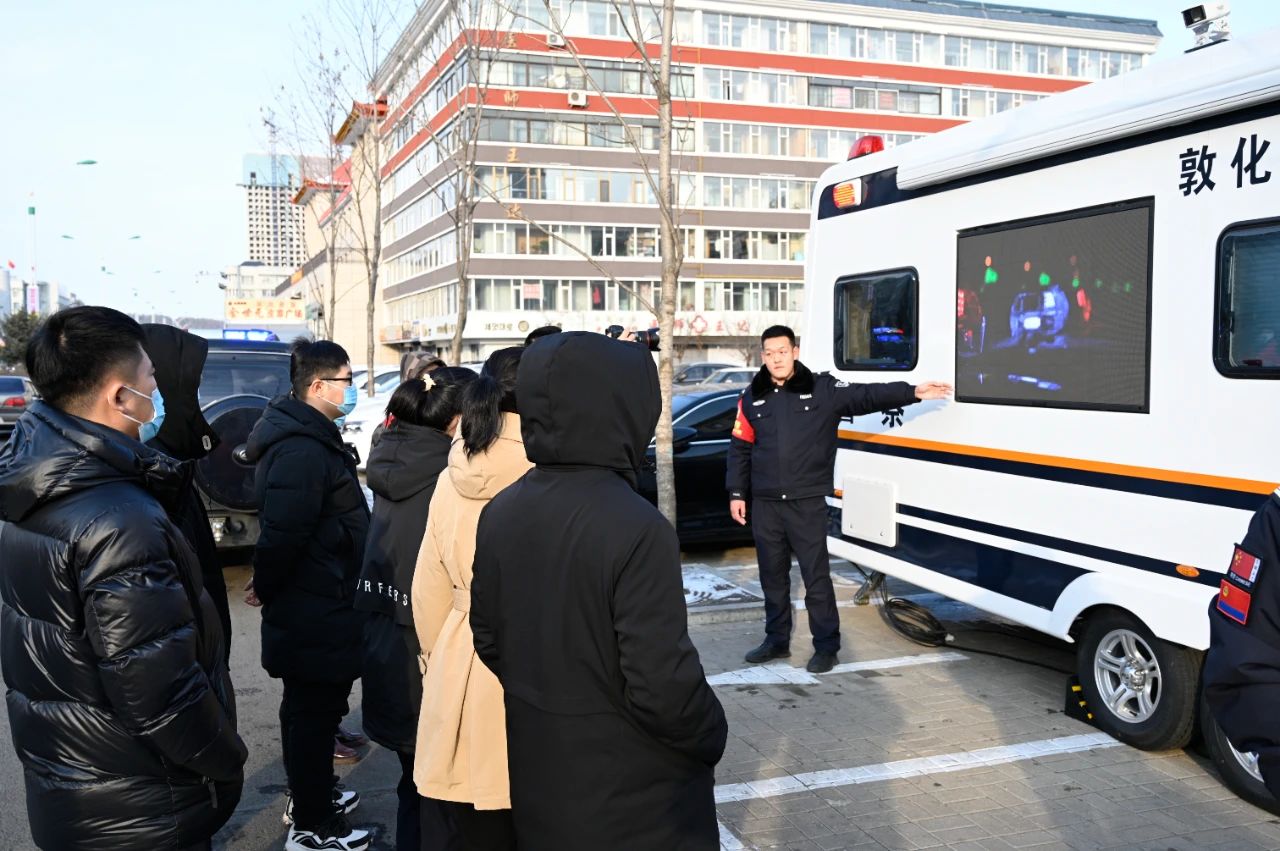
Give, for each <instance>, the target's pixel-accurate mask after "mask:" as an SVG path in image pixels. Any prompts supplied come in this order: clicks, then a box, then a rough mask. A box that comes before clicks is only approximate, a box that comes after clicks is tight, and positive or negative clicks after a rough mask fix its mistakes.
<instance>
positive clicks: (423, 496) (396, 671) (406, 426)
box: [356, 421, 452, 753]
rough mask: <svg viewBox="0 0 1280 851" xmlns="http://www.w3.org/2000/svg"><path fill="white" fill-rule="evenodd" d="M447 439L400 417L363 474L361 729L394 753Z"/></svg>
mask: <svg viewBox="0 0 1280 851" xmlns="http://www.w3.org/2000/svg"><path fill="white" fill-rule="evenodd" d="M451 443H452V438H451V437H449V435H447V434H445V433H444V432H442V431H439V430H437V429H434V428H430V427H428V426H420V425H413V424H412V423H406V422H402V421H398V422H396V423H395V424H394V425H393V426H391V427H390V428H389V429H387V430H386V431H384V432H383V433H382V439H381V440H379V441H378V443H377V445H376V446H374V447H373V450H372V451H370V453H369V461H368V463H367V464H366V465H365V475H366V477H367V478H368V481H369V490H371V491H373V493H374V496H375V497H376V500H375V501H374V503H373V523H372V524H371V525H370V526H369V544H368V546H367V547H366V548H365V553H364V566H363V567H362V568H361V570H360V580H359V581H358V582H357V583H356V608H357V609H360V610H361V611H366V612H369V619H368V620H367V621H366V622H365V628H364V667H363V673H362V675H361V680H360V686H361V689H362V694H363V697H364V702H363V707H364V710H363V717H364V732H365V734H366V735H367V736H368V737H369V738H371V739H373V740H374V741H375V742H377V743H378V744H380V745H382V746H383V747H385V748H391V749H392V750H394V751H397V752H399V753H413V751H414V746H415V745H416V743H417V742H416V740H417V737H418V711H419V710H420V709H421V707H422V672H421V671H420V670H419V669H418V654H419V652H420V648H419V646H418V635H417V633H416V632H414V629H413V607H412V606H410V605H409V592H410V590H411V589H412V587H413V571H414V568H415V567H416V566H417V562H418V550H419V549H421V548H422V536H423V533H424V532H425V531H426V528H427V509H428V508H430V506H431V496H432V494H434V493H435V492H436V481H437V480H438V479H439V478H440V473H441V472H443V471H444V469H445V467H447V466H448V464H449V446H450V444H451Z"/></svg>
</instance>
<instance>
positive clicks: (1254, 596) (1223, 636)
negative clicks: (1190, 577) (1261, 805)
mask: <svg viewBox="0 0 1280 851" xmlns="http://www.w3.org/2000/svg"><path fill="white" fill-rule="evenodd" d="M1224 555H1225V554H1224ZM1229 557H1230V559H1231V560H1230V562H1229V565H1230V566H1229V567H1228V570H1227V574H1226V576H1225V577H1224V578H1223V579H1222V582H1221V584H1220V586H1219V593H1218V596H1217V597H1214V598H1213V602H1212V603H1210V604H1209V653H1208V655H1207V656H1205V660H1204V695H1205V699H1206V700H1207V701H1208V702H1209V708H1210V710H1211V711H1212V712H1213V716H1214V718H1215V719H1216V720H1217V722H1218V724H1219V725H1220V726H1221V727H1222V731H1223V732H1224V733H1226V735H1227V738H1228V739H1230V740H1231V743H1232V744H1233V745H1235V747H1236V748H1237V749H1238V750H1240V751H1253V752H1255V753H1257V754H1258V767H1259V768H1260V769H1261V770H1262V777H1263V780H1265V781H1266V784H1267V788H1268V789H1270V790H1271V793H1272V794H1273V795H1276V796H1278V797H1280V491H1277V493H1275V494H1272V495H1271V496H1269V497H1267V500H1266V502H1265V503H1263V505H1262V507H1261V508H1259V509H1258V511H1257V513H1256V514H1254V516H1253V521H1252V522H1251V523H1250V524H1249V531H1248V533H1247V534H1246V535H1245V536H1244V540H1243V541H1241V542H1240V544H1239V546H1237V547H1236V548H1235V550H1234V551H1233V552H1232V553H1231V554H1230V556H1229Z"/></svg>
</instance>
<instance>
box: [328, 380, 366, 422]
mask: <svg viewBox="0 0 1280 851" xmlns="http://www.w3.org/2000/svg"><path fill="white" fill-rule="evenodd" d="M320 398H321V399H324V401H325V402H328V403H329V405H330V406H331V407H334V408H337V409H338V410H339V411H341V412H342V416H340V417H338V418H337V419H335V420H334V421H333V424H334V425H336V426H337V427H338V428H342V424H343V423H344V422H346V420H347V414H349V413H351V412H352V411H354V410H355V409H356V402H358V401H359V400H360V391H359V390H357V389H356V387H355V385H354V384H348V385H347V389H346V390H344V391H342V404H341V405H334V404H333V403H332V402H329V400H328V399H325V398H324V397H323V396H321V397H320Z"/></svg>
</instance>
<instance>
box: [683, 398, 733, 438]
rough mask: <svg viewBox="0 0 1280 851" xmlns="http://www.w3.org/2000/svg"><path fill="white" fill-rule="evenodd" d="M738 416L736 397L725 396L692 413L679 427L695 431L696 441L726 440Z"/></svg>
mask: <svg viewBox="0 0 1280 851" xmlns="http://www.w3.org/2000/svg"><path fill="white" fill-rule="evenodd" d="M737 416H738V397H737V396H725V397H724V398H721V399H716V400H715V401H712V402H707V403H706V404H705V405H703V406H702V407H700V408H698V409H697V410H695V411H692V412H691V413H690V414H689V416H688V418H687V420H686V421H685V422H681V423H680V425H684V426H689V427H690V428H694V429H697V431H698V437H697V439H698V440H720V439H728V437H729V434H730V432H731V431H732V429H733V421H734V420H735V419H737Z"/></svg>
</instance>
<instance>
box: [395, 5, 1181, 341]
mask: <svg viewBox="0 0 1280 851" xmlns="http://www.w3.org/2000/svg"><path fill="white" fill-rule="evenodd" d="M453 2H456V0H431V2H427V3H424V4H422V6H421V7H420V8H419V11H418V13H417V14H416V15H415V17H414V18H413V20H412V21H411V23H410V24H409V25H408V28H407V29H406V30H405V32H404V33H403V34H402V36H401V37H400V39H399V41H398V43H397V44H396V46H395V47H394V48H393V49H392V50H391V51H390V53H389V56H390V58H389V59H388V60H387V61H386V63H385V65H384V66H383V67H382V69H381V70H380V72H379V74H378V77H377V80H376V83H375V89H376V92H377V95H378V97H379V98H383V99H385V100H386V102H387V116H386V119H385V120H384V121H383V122H382V123H381V125H380V134H379V135H380V138H381V140H382V143H383V144H384V146H385V148H384V159H383V161H384V162H385V163H386V165H385V167H384V169H383V176H384V180H385V184H384V191H383V208H382V215H383V254H382V257H383V275H382V277H383V282H384V283H383V286H382V287H380V292H381V294H382V298H383V299H385V301H386V308H387V315H388V322H387V324H386V325H385V326H384V327H383V328H382V338H383V341H384V342H385V343H387V344H389V345H392V346H400V347H416V346H421V347H424V348H431V349H439V350H445V349H446V348H447V345H448V341H449V338H450V337H451V336H452V334H453V329H454V326H455V323H456V315H457V303H458V274H457V269H456V264H455V259H456V250H457V249H456V244H457V241H456V239H455V236H454V234H453V232H452V230H453V225H452V220H451V218H450V216H449V208H450V206H451V205H452V204H453V199H452V197H451V195H450V192H449V191H448V188H449V182H448V180H449V179H448V175H449V173H450V171H451V170H453V169H454V165H453V164H452V163H451V162H450V160H449V158H448V156H445V155H442V153H441V149H440V147H439V146H438V145H437V144H435V140H436V139H439V138H443V137H445V136H447V135H448V133H449V131H450V128H451V127H456V126H460V124H459V114H460V112H467V113H470V114H472V115H473V116H474V115H475V114H476V113H477V111H478V112H479V114H478V120H479V132H480V142H479V144H478V146H477V157H476V160H475V161H476V163H477V177H478V179H479V180H480V181H481V182H482V183H483V184H484V186H486V187H487V190H486V191H482V192H479V193H477V194H478V196H479V201H478V206H477V208H476V213H475V224H474V229H473V235H474V239H473V245H472V249H471V257H470V263H469V269H468V276H469V280H468V281H467V283H466V286H467V287H468V293H469V304H470V313H469V318H468V321H467V324H466V327H465V335H464V340H465V343H466V351H465V352H464V360H474V359H478V358H481V357H483V356H484V355H486V354H487V353H488V352H489V351H491V350H493V349H495V348H497V347H500V346H505V345H510V344H513V343H516V342H519V341H521V340H522V339H523V338H524V335H525V333H526V332H527V331H528V330H529V329H531V328H534V327H537V326H539V325H544V324H548V323H556V324H560V325H561V326H562V327H564V328H566V329H585V330H603V329H604V328H605V327H606V326H608V325H611V324H619V325H623V326H630V327H645V326H647V325H648V324H650V323H652V321H653V317H652V314H651V312H650V310H649V307H648V306H649V305H653V304H655V303H656V299H655V289H656V287H657V286H658V281H659V279H660V260H659V257H658V230H657V225H658V209H657V206H656V204H655V198H654V192H653V189H652V187H651V184H650V182H649V180H648V179H647V178H646V176H645V170H646V169H652V168H654V167H655V166H656V160H657V158H656V155H653V154H652V153H651V152H652V151H654V149H655V148H656V138H657V122H656V118H655V116H656V108H655V100H654V97H653V93H652V91H653V90H652V85H651V83H650V80H649V79H648V78H647V77H646V73H645V72H644V70H643V69H642V67H641V63H640V61H639V60H638V58H637V51H636V48H635V47H634V45H633V44H632V43H631V42H630V41H629V40H628V38H627V36H626V31H627V29H628V28H629V24H630V21H629V20H627V21H624V20H622V19H620V18H619V15H618V13H617V11H616V7H615V5H614V4H613V3H610V2H606V0H573V2H570V0H556V2H553V3H552V4H551V5H552V9H553V14H555V15H556V20H557V24H556V25H554V26H551V27H550V28H549V27H548V24H549V21H548V15H547V11H546V8H545V5H544V3H543V0H515V3H514V5H515V6H516V7H517V8H516V9H515V10H514V11H515V16H514V18H511V17H510V16H507V18H508V21H507V23H506V24H505V25H504V26H503V30H504V33H503V35H502V36H501V37H500V38H498V39H496V40H490V41H489V42H487V43H491V44H496V45H500V47H487V48H477V49H481V50H483V51H484V57H485V58H484V61H483V62H482V63H480V65H482V66H483V67H484V68H485V69H486V70H485V78H484V79H480V80H476V79H469V78H468V74H467V63H466V50H458V49H457V48H458V47H459V46H462V47H465V45H466V44H467V43H468V42H467V41H466V40H465V38H464V37H461V36H459V35H458V34H457V33H456V31H453V30H451V29H450V28H449V27H448V23H449V22H450V21H451V20H453V17H451V15H449V14H447V13H446V11H447V8H448V4H450V3H453ZM510 5H511V3H510V2H504V4H503V8H504V9H505V8H507V7H508V6H510ZM622 5H623V7H624V8H625V7H626V4H622ZM539 21H541V23H539ZM506 30H510V31H509V32H507V31H506ZM552 30H554V32H553V31H552ZM1159 38H1160V33H1159V31H1158V29H1157V28H1156V25H1155V22H1153V21H1146V20H1135V19H1129V18H1119V17H1112V16H1108V15H1083V14H1076V13H1070V14H1068V13H1058V12H1051V11H1045V10H1040V9H1031V8H1022V7H1015V6H1003V5H1001V6H995V5H990V4H985V3H972V2H964V1H963V0H862V2H859V0H850V2H841V0H809V2H805V3H803V4H795V3H787V2H782V0H734V1H733V2H728V0H689V2H683V0H682V2H681V4H680V9H679V10H678V12H677V15H676V32H675V40H676V43H677V47H676V49H675V52H674V67H673V72H672V73H673V78H672V82H673V90H674V93H675V96H676V102H675V105H674V111H675V115H676V121H677V146H678V153H677V158H676V162H677V166H678V168H679V169H680V172H681V173H680V176H679V194H680V198H681V202H682V205H683V211H682V215H681V228H682V239H683V244H684V250H685V261H684V265H683V269H682V272H681V275H680V286H679V297H678V304H677V308H678V311H679V312H678V314H677V321H676V336H677V340H676V345H677V348H679V349H681V350H682V352H681V354H682V355H683V357H684V359H694V358H696V357H697V356H698V355H705V356H708V357H714V358H717V359H719V358H726V357H727V358H732V359H741V360H749V358H750V357H751V354H752V353H754V352H755V351H756V350H757V349H758V334H759V332H760V331H761V330H762V329H763V328H764V327H766V326H768V325H771V324H774V323H783V324H788V325H791V326H792V327H796V328H797V329H798V330H801V333H803V330H802V329H800V328H799V326H800V324H801V312H800V311H801V306H802V304H803V299H804V291H803V290H804V283H803V281H804V257H805V238H806V231H807V229H808V224H809V206H810V200H811V198H812V195H813V192H814V188H815V187H814V182H815V178H816V177H817V176H818V175H820V174H821V172H822V171H823V169H825V168H826V166H827V165H829V164H830V163H831V162H832V161H836V160H840V159H843V158H845V157H846V156H847V154H848V152H849V150H850V146H851V145H852V144H853V143H854V142H855V141H856V140H857V139H858V138H859V137H860V136H863V135H866V134H875V135H879V136H881V137H882V138H883V140H884V143H885V144H886V145H887V146H893V145H898V144H903V143H905V142H909V141H911V140H912V139H915V138H918V137H920V136H923V135H925V134H929V133H934V132H937V131H939V130H944V129H946V128H948V127H951V126H954V125H956V124H959V123H963V122H965V121H969V120H971V119H974V118H979V117H982V116H985V115H989V114H993V113H996V112H1001V111H1004V110H1007V109H1013V108H1016V107H1018V106H1021V105H1022V104H1025V103H1028V102H1031V101H1035V100H1039V99H1041V98H1044V97H1047V96H1049V95H1052V94H1053V93H1055V92H1061V91H1065V90H1068V89H1072V88H1075V87H1077V86H1080V85H1084V84H1086V83H1088V82H1089V81H1091V80H1096V79H1101V78H1104V77H1110V76H1113V75H1116V74H1121V73H1124V72H1126V71H1129V70H1131V69H1134V68H1138V67H1140V66H1142V65H1143V64H1144V63H1145V62H1146V61H1147V59H1148V57H1149V56H1150V54H1151V53H1152V52H1153V51H1154V50H1155V48H1156V46H1157V44H1158V42H1159ZM652 46H653V45H651V47H652ZM655 52H656V48H655ZM472 65H473V67H476V63H473V64H472ZM482 90H483V91H482ZM606 96H607V101H608V103H606ZM477 102H483V103H484V106H483V107H477V106H475V104H476V103H477ZM619 114H621V116H622V118H623V119H624V120H625V122H626V124H627V125H630V127H631V128H632V130H633V131H634V132H633V133H632V134H628V133H626V132H624V129H623V122H622V121H620V120H619V118H618V115H619ZM628 135H632V137H633V138H635V139H638V141H639V147H640V148H641V152H640V153H637V151H636V150H635V149H634V147H633V146H632V145H631V144H630V143H629V142H628V141H627V136H628ZM495 196H496V199H497V200H494V199H495ZM531 222H532V224H531ZM849 250H850V251H851V252H854V251H857V246H856V245H851V246H849ZM584 255H585V256H584ZM588 258H589V259H588ZM602 272H603V273H602ZM690 349H693V350H694V351H689V350H690Z"/></svg>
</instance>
